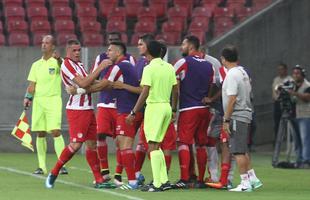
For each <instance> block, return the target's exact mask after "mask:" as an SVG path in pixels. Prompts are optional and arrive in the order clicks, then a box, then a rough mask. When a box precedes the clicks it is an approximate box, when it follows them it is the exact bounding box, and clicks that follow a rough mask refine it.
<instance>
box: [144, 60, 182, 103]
mask: <svg viewBox="0 0 310 200" xmlns="http://www.w3.org/2000/svg"><path fill="white" fill-rule="evenodd" d="M176 84H177V80H176V75H175V71H174V68H173V66H172V65H171V64H169V63H167V62H165V61H163V60H162V59H161V58H155V59H153V60H151V62H150V64H149V65H147V66H146V67H145V68H144V70H143V74H142V80H141V85H142V86H150V91H149V96H148V98H147V99H146V103H169V102H170V96H171V90H172V87H173V86H174V85H176Z"/></svg>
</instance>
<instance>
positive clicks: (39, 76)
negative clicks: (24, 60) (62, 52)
mask: <svg viewBox="0 0 310 200" xmlns="http://www.w3.org/2000/svg"><path fill="white" fill-rule="evenodd" d="M28 81H32V82H35V83H36V87H35V93H34V97H49V96H61V77H60V66H59V64H58V61H57V60H56V59H55V58H53V57H51V58H49V59H48V60H44V59H43V58H41V59H39V60H37V61H36V62H34V63H33V64H32V66H31V69H30V72H29V75H28Z"/></svg>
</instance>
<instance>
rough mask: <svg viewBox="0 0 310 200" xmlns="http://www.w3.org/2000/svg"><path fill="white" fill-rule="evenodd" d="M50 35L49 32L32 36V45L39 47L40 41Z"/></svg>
mask: <svg viewBox="0 0 310 200" xmlns="http://www.w3.org/2000/svg"><path fill="white" fill-rule="evenodd" d="M48 34H50V32H38V33H33V34H32V44H33V45H34V46H41V44H42V39H43V37H44V36H45V35H48Z"/></svg>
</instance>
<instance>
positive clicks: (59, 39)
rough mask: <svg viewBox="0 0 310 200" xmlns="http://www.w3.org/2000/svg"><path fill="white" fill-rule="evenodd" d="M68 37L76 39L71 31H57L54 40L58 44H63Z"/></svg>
mask: <svg viewBox="0 0 310 200" xmlns="http://www.w3.org/2000/svg"><path fill="white" fill-rule="evenodd" d="M69 39H77V37H76V35H75V34H73V33H58V34H57V36H56V42H57V45H59V46H65V45H66V43H67V41H68V40H69Z"/></svg>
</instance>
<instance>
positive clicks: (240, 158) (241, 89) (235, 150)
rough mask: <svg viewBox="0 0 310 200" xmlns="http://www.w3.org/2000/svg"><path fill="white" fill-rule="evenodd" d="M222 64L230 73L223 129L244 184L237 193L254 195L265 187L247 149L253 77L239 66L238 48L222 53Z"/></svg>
mask: <svg viewBox="0 0 310 200" xmlns="http://www.w3.org/2000/svg"><path fill="white" fill-rule="evenodd" d="M221 62H222V64H223V65H224V66H225V67H226V68H227V70H228V72H227V74H226V78H225V80H224V82H223V87H222V99H223V108H224V118H223V129H224V131H226V132H228V133H229V134H230V138H229V146H230V152H231V153H232V154H233V156H234V157H235V159H236V162H237V166H238V169H239V172H240V177H241V183H240V184H239V185H238V186H237V187H236V188H234V189H230V190H229V191H234V192H251V191H252V187H253V188H254V189H256V188H259V187H261V186H262V185H263V184H262V183H261V181H260V180H259V179H258V178H257V177H256V175H255V172H254V169H251V161H250V158H249V154H248V149H247V139H248V130H249V124H250V123H251V120H252V105H251V98H250V95H251V84H250V78H249V76H248V74H247V72H246V71H245V70H244V68H243V67H241V66H239V65H238V64H237V63H238V51H237V49H236V47H234V46H226V47H225V48H224V49H223V50H222V53H221Z"/></svg>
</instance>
